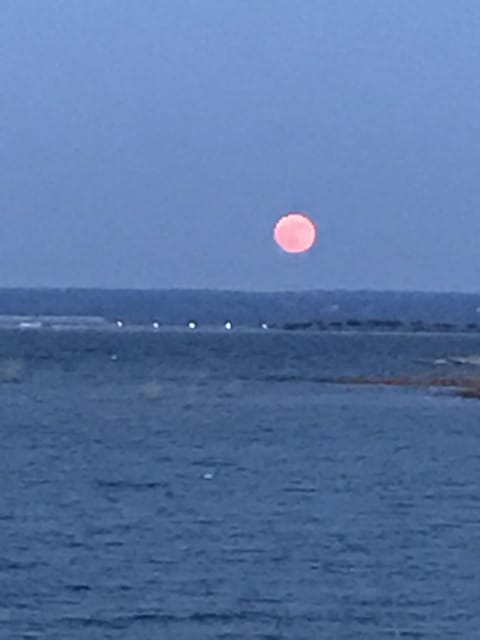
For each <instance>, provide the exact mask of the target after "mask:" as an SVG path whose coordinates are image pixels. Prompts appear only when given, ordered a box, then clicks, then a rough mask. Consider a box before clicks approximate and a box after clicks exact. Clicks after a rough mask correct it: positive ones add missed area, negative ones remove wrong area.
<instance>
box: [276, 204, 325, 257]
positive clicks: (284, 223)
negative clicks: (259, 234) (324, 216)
mask: <svg viewBox="0 0 480 640" xmlns="http://www.w3.org/2000/svg"><path fill="white" fill-rule="evenodd" d="M273 237H274V239H275V242H276V243H277V244H278V245H279V246H280V247H281V248H282V249H283V250H284V251H286V252H287V253H303V252H304V251H308V250H309V249H311V248H312V247H313V245H314V244H315V240H316V239H317V229H316V227H315V225H314V223H313V222H312V221H311V220H310V218H309V217H308V216H306V215H305V214H303V213H298V212H291V213H287V214H286V215H285V216H282V217H281V218H280V219H279V220H278V221H277V224H276V225H275V228H274V230H273Z"/></svg>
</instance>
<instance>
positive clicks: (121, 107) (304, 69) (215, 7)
mask: <svg viewBox="0 0 480 640" xmlns="http://www.w3.org/2000/svg"><path fill="white" fill-rule="evenodd" d="M0 78H1V85H0V160H1V164H0V168H1V171H0V220H1V227H0V274H1V278H0V285H1V286H62V287H65V286H84V287H97V286H98V287H122V288H123V287H142V288H143V287H145V288H175V287H181V288H204V287H206V288H229V289H247V290H278V289H292V288H293V289H334V288H335V289H337V288H341V289H409V290H436V291H478V290H479V289H480V3H478V2H476V1H474V0H472V1H468V2H467V1H463V0H343V1H341V0H328V1H327V0H128V1H127V0H57V1H54V0H2V2H1V6H0ZM291 210H296V211H305V212H306V213H308V214H309V215H310V216H311V218H312V219H313V220H314V221H315V223H316V225H317V227H318V241H317V243H316V245H315V246H314V248H313V249H312V250H311V251H310V252H308V253H306V254H302V255H289V254H286V253H282V251H281V250H280V248H279V247H277V246H276V245H275V243H274V241H273V236H272V234H273V227H274V224H275V222H276V220H277V219H278V217H280V216H281V215H283V214H285V213H287V212H288V211H291Z"/></svg>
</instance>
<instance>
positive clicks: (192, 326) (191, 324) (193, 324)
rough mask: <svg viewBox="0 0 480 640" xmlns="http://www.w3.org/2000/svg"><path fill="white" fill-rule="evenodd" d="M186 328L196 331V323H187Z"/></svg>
mask: <svg viewBox="0 0 480 640" xmlns="http://www.w3.org/2000/svg"><path fill="white" fill-rule="evenodd" d="M188 328H189V329H196V328H197V323H196V322H193V321H191V322H189V323H188Z"/></svg>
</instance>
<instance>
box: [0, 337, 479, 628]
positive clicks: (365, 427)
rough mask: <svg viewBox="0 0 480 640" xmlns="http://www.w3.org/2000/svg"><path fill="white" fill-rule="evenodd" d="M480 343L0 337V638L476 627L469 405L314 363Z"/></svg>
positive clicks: (474, 426) (475, 440) (356, 365)
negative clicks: (14, 375)
mask: <svg viewBox="0 0 480 640" xmlns="http://www.w3.org/2000/svg"><path fill="white" fill-rule="evenodd" d="M479 351H480V340H479V338H478V337H477V338H474V337H455V336H449V337H448V338H446V337H442V336H420V335H416V336H388V335H383V336H365V335H363V336H360V335H345V334H344V335H333V334H332V335H328V334H321V335H315V334H310V335H304V334H296V335H291V334H286V333H274V332H271V333H270V332H263V333H260V332H258V333H254V332H252V333H235V332H232V333H231V334H220V333H219V334H214V333H212V334H202V333H182V332H176V333H175V332H171V333H159V334H156V335H154V334H146V333H145V334H140V333H139V334H133V333H132V334H120V333H119V334H113V333H109V334H101V333H84V334H78V333H48V332H45V333H23V334H20V333H6V332H2V333H0V355H1V356H2V357H4V358H13V359H15V360H16V361H17V363H18V362H19V363H21V364H22V365H23V367H24V374H23V379H22V381H21V382H19V383H8V382H4V383H2V384H0V428H1V433H2V447H1V451H0V469H1V489H0V637H1V638H6V639H8V640H10V639H12V640H13V639H14V638H42V639H44V638H45V639H48V640H54V639H57V638H58V639H59V640H60V639H61V640H65V639H72V640H97V639H98V640H100V639H101V640H106V639H110V638H111V639H125V640H136V639H139V640H140V639H141V640H144V639H148V640H150V639H152V638H155V639H157V638H159V639H172V640H196V639H198V640H210V639H217V638H218V639H220V638H222V639H224V640H234V639H238V640H240V639H241V640H244V639H246V638H252V639H253V638H255V639H257V638H258V639H260V638H262V639H264V640H267V639H269V640H277V639H278V640H312V639H317V638H328V639H340V638H342V639H343V638H344V639H348V640H351V639H353V638H355V639H357V638H365V639H367V638H368V639H369V640H371V639H376V638H378V639H384V638H436V639H443V638H462V639H470V638H476V637H478V633H479V631H478V630H479V628H480V607H479V602H480V581H479V575H478V574H479V568H480V560H479V558H480V491H479V486H480V483H479V480H480V435H479V434H480V403H477V402H475V401H468V400H462V399H460V398H456V397H454V396H452V395H449V394H448V393H447V394H446V393H439V392H436V391H435V390H421V391H416V390H411V389H392V388H388V389H382V388H375V387H369V388H366V387H365V388H360V387H348V386H339V385H334V384H329V383H324V382H321V380H322V379H324V378H329V377H334V376H336V375H347V374H348V375H351V374H361V373H364V374H382V373H385V374H389V373H407V372H410V373H411V372H418V371H424V370H425V369H426V368H427V367H428V365H426V364H425V363H422V362H418V361H417V360H419V359H420V360H421V359H422V358H427V359H428V358H434V357H440V356H442V355H468V354H471V353H477V352H479ZM442 371H443V370H442ZM149 383H155V384H149Z"/></svg>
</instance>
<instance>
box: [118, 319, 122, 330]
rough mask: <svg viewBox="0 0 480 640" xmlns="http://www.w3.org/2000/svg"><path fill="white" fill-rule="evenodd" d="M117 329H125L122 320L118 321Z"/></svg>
mask: <svg viewBox="0 0 480 640" xmlns="http://www.w3.org/2000/svg"><path fill="white" fill-rule="evenodd" d="M117 327H118V328H119V329H121V328H122V327H123V322H122V321H121V320H117Z"/></svg>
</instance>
